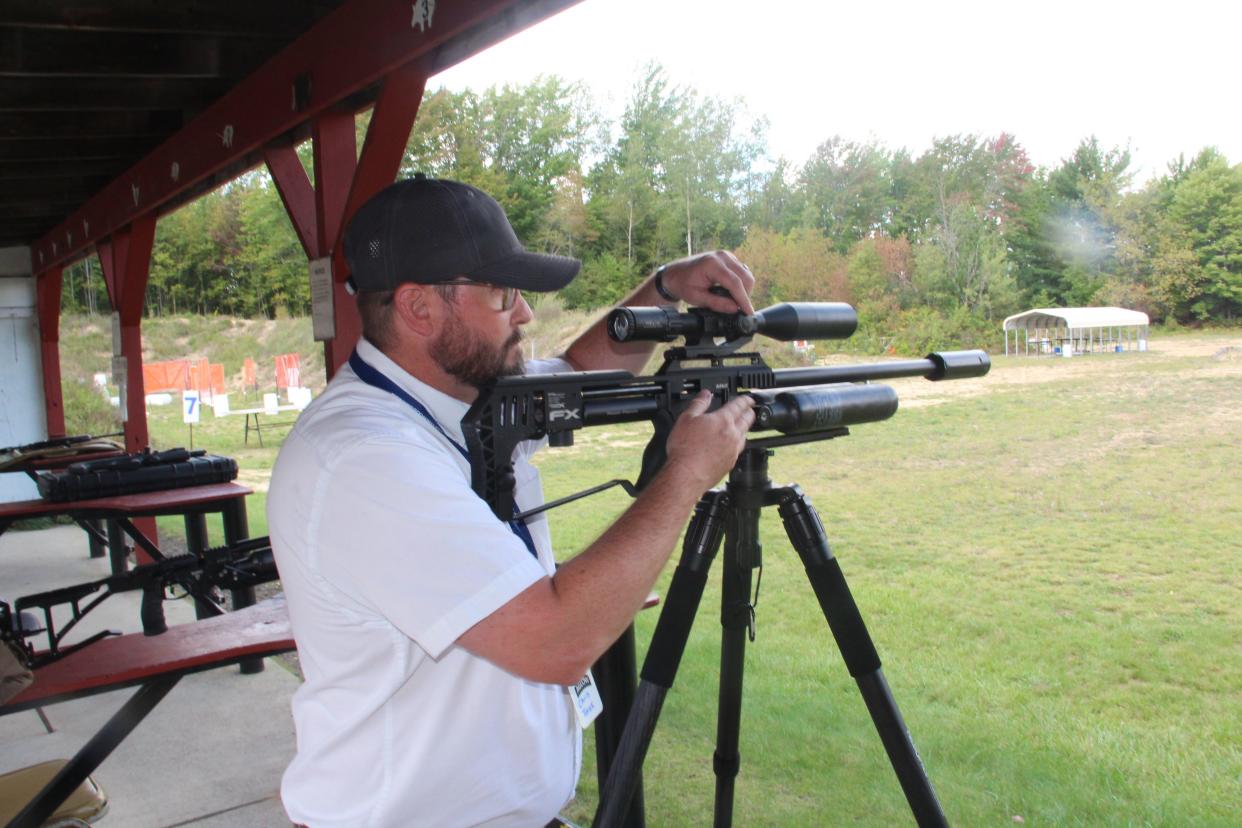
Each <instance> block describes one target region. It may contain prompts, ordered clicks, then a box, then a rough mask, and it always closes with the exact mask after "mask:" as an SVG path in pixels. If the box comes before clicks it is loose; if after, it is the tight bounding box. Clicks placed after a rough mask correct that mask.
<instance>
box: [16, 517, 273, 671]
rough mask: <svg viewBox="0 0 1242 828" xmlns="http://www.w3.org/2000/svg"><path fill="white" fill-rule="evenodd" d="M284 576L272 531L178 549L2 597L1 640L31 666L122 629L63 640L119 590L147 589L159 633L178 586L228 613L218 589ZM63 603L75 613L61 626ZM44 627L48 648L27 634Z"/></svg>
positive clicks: (149, 619) (148, 618) (148, 614)
mask: <svg viewBox="0 0 1242 828" xmlns="http://www.w3.org/2000/svg"><path fill="white" fill-rule="evenodd" d="M278 577H280V576H279V574H278V573H277V572H276V562H275V561H274V560H273V558H272V545H271V542H270V541H269V540H268V538H266V537H263V538H251V539H249V540H244V541H240V542H238V543H235V544H232V545H230V546H220V547H215V548H212V549H207V550H204V551H203V552H202V554H198V555H195V554H185V555H176V556H174V557H171V558H164V559H163V560H159V561H155V562H154V563H149V564H142V565H140V566H136V567H134V568H133V569H130V570H129V571H127V572H122V573H120V574H117V575H112V576H110V577H108V578H101V579H100V580H98V581H87V582H86V583H82V584H75V585H73V586H67V587H60V588H59V589H52V590H48V591H47V592H40V593H36V594H34V595H26V596H23V597H21V598H18V599H17V600H16V601H14V602H13V603H12V605H11V606H10V605H9V604H8V603H6V602H4V601H0V641H3V642H5V643H8V644H10V645H11V646H13V647H14V648H15V649H16V650H17V651H18V652H19V653H20V654H21V657H22V658H23V660H24V661H25V663H26V664H27V666H30V667H32V668H33V667H41V666H43V665H44V664H49V663H51V662H53V661H56V660H57V659H60V658H64V657H65V656H67V655H69V654H70V653H72V652H75V651H77V650H80V649H82V648H83V647H86V646H88V645H90V644H92V643H94V642H96V641H99V640H100V639H102V638H106V637H108V636H110V635H120V633H118V632H115V631H112V630H104V631H102V632H99V633H96V634H94V635H92V636H90V637H89V638H87V639H85V640H84V641H81V642H79V643H76V644H73V645H69V646H61V642H62V641H63V640H64V638H65V635H66V634H68V632H69V631H70V630H71V629H73V628H74V627H75V626H76V625H77V623H78V622H79V621H81V620H82V619H83V618H84V617H85V616H86V615H87V613H89V612H90V611H91V610H93V609H94V608H95V607H97V606H99V605H100V604H101V603H103V602H104V601H105V600H106V599H107V598H109V597H110V596H113V595H116V594H117V593H120V592H130V591H133V590H142V609H141V615H142V626H143V631H144V632H145V633H146V634H147V635H157V634H158V633H162V632H164V630H165V629H167V626H166V624H165V623H164V614H163V612H161V611H160V609H161V608H160V602H161V601H164V600H165V599H166V598H168V599H171V598H179V597H181V595H178V594H174V592H175V589H176V588H177V587H180V588H181V589H182V590H184V594H189V595H192V596H193V597H194V598H195V599H196V600H197V601H198V602H199V606H206V607H208V608H210V610H211V611H213V614H215V615H222V614H223V613H224V608H223V607H221V606H220V604H219V602H218V601H217V600H216V597H215V595H214V592H215V590H217V589H228V590H236V589H244V588H247V587H253V586H257V585H259V584H263V583H267V582H268V581H274V580H276V579H277V578H278ZM57 607H68V608H69V611H70V613H71V617H70V619H69V621H67V622H66V623H65V624H64V625H63V626H61V627H59V628H58V627H57V626H56V619H55V617H54V615H55V613H54V610H55V609H56V608H57ZM34 611H40V612H41V614H42V619H41V622H40V623H41V624H42V626H41V627H40V626H38V624H36V625H35V626H33V627H32V626H31V621H30V619H32V617H33V616H34V615H35V613H34ZM23 617H24V618H25V619H26V621H25V622H23V620H22V619H23ZM40 633H42V634H44V635H46V637H47V645H48V646H47V649H45V650H36V649H35V648H34V646H33V645H32V644H31V643H30V642H29V641H28V640H27V639H28V638H29V637H30V636H32V635H37V634H40Z"/></svg>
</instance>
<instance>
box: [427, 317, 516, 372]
mask: <svg viewBox="0 0 1242 828" xmlns="http://www.w3.org/2000/svg"><path fill="white" fill-rule="evenodd" d="M521 341H522V332H521V331H514V332H513V334H512V335H510V337H509V338H508V339H506V340H505V341H504V343H503V344H501V345H499V346H495V345H492V344H490V343H488V342H486V341H484V339H483V338H482V337H481V336H479V334H478V333H477V332H476V331H474V330H472V329H471V328H470V327H469V326H468V325H465V324H461V323H460V320H459V319H458V318H457V315H456V314H453V316H452V318H451V322H450V324H448V325H446V326H445V327H444V329H443V330H442V331H440V335H439V336H437V337H436V338H435V340H434V341H433V342H432V343H431V346H430V354H431V358H432V359H434V360H435V361H436V364H437V365H439V366H440V368H441V369H442V370H443V371H444V372H445V373H446V374H448V375H449V376H451V377H454V378H456V379H457V380H459V381H460V382H464V383H465V384H467V385H469V386H472V387H474V388H482V387H483V386H484V385H487V384H488V383H489V382H492V381H493V380H495V379H498V378H499V377H512V376H519V375H521V374H523V373H525V372H526V364H525V362H523V360H522V352H521V350H515V349H514V346H515V345H517V344H519V343H520V342H521ZM510 352H512V356H510Z"/></svg>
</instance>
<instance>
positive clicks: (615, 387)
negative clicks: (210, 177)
mask: <svg viewBox="0 0 1242 828" xmlns="http://www.w3.org/2000/svg"><path fill="white" fill-rule="evenodd" d="M857 326H858V316H857V314H856V313H855V312H854V309H853V308H852V307H850V306H849V305H847V304H844V303H839V302H793V303H782V304H779V305H773V306H772V307H769V308H765V309H764V310H761V311H759V312H758V313H756V314H754V315H753V316H747V315H744V314H740V313H738V314H721V313H718V312H716V311H712V310H709V309H706V308H691V309H690V310H689V311H686V312H678V311H677V310H675V309H674V308H671V307H629V308H617V309H615V310H613V311H612V313H611V314H610V315H609V317H608V333H609V335H610V336H611V337H612V338H613V339H614V340H616V341H619V342H628V341H634V340H655V341H662V342H672V341H674V340H676V339H678V338H684V339H685V344H684V345H682V346H678V347H673V348H669V349H668V350H667V351H666V352H665V354H664V363H663V365H662V366H661V367H660V369H659V371H657V372H656V373H655V374H654V375H652V376H641V377H636V376H634V375H633V374H630V373H629V372H628V371H582V372H574V373H557V374H538V375H533V376H520V377H502V378H499V379H497V380H495V381H494V382H492V383H490V384H489V385H487V386H486V387H484V388H483V389H481V391H480V393H479V396H478V398H477V399H476V400H475V402H474V404H473V405H472V406H471V407H470V410H469V411H467V412H466V416H465V417H463V418H462V432H463V435H464V437H465V440H466V446H467V449H468V450H469V453H470V464H471V486H472V487H473V488H474V490H475V492H476V493H477V494H478V495H479V496H480V497H481V498H483V500H485V501H486V502H487V503H488V505H489V506H491V508H492V511H493V512H494V513H495V514H496V516H497V517H499V518H501V519H502V520H509V519H511V518H512V517H513V515H514V500H513V496H514V495H513V490H514V485H515V481H514V473H513V461H512V458H513V451H514V449H515V448H516V447H517V445H518V443H521V442H522V441H524V440H539V439H542V438H544V437H547V438H548V443H549V445H552V446H569V445H573V440H574V432H575V431H577V430H578V429H580V428H586V427H589V426H597V425H612V424H617V423H631V422H638V421H643V420H650V421H651V422H652V424H653V426H654V429H655V433H654V435H653V436H652V438H651V441H650V442H649V443H648V444H647V448H646V450H645V451H644V452H643V461H642V468H641V472H640V474H639V477H638V480H637V482H636V483H635V484H633V485H632V486H631V485H630V484H627V483H625V482H624V481H615V482H617V483H621V484H623V485H626V487H627V491H630V493H631V494H633V493H635V491H637V490H641V489H642V488H643V487H644V486H646V485H647V483H648V482H649V481H650V480H651V478H652V477H653V476H654V475H655V474H656V473H657V472H658V471H659V470H660V468H661V467H662V466H663V464H664V460H665V443H666V441H667V439H668V435H669V432H670V431H671V430H672V427H673V423H674V422H676V420H677V417H678V416H679V415H680V414H681V412H682V411H684V410H685V409H686V407H687V406H688V405H689V404H690V402H691V401H692V400H693V399H694V397H695V396H696V395H697V394H698V393H699V391H701V390H703V389H707V390H710V391H711V392H712V403H711V408H712V409H715V408H719V407H720V406H721V405H723V404H724V403H726V402H728V401H729V400H730V399H732V398H733V397H735V396H738V395H739V394H749V395H750V396H752V397H754V398H755V423H754V425H753V426H752V428H751V430H752V431H776V432H780V433H781V434H783V435H787V436H786V437H785V438H782V442H783V443H785V444H788V443H793V442H810V441H813V440H821V439H829V438H831V437H838V436H843V435H844V434H847V433H848V429H847V428H846V426H849V425H854V424H857V423H866V422H875V421H878V420H884V419H887V418H888V417H891V416H892V415H893V413H894V412H896V410H897V394H896V392H895V391H893V389H892V388H890V387H888V386H884V385H870V384H858V383H871V382H873V381H875V380H884V379H893V378H897V377H916V376H921V377H924V378H926V379H929V380H933V381H938V380H946V379H961V378H965V377H980V376H983V375H984V374H986V373H987V372H988V370H989V369H990V368H991V361H990V360H989V359H988V355H987V354H986V353H984V352H983V351H945V352H938V353H932V354H928V355H927V357H926V358H924V359H911V360H897V361H890V362H878V363H872V364H863V365H832V366H822V367H811V368H788V369H773V368H771V367H769V366H768V365H767V363H765V362H764V361H763V358H762V357H761V356H760V355H759V354H758V353H757V352H741V351H740V348H741V347H742V346H744V345H746V344H747V343H748V342H749V341H750V340H751V338H752V337H753V336H754V335H755V334H763V335H765V336H768V337H771V338H773V339H776V340H779V341H782V342H789V341H793V340H800V339H845V338H847V337H849V336H850V335H851V334H853V333H854V330H855V328H857ZM778 389H788V390H778ZM607 485H612V484H605V486H597V487H594V488H592V489H589V490H587V491H586V492H582V493H579V494H578V495H573V496H570V497H567V498H562V499H560V500H558V501H554V502H553V503H550V504H546V505H545V506H544V507H542V508H541V509H538V510H531V511H530V512H527V513H525V514H533V513H534V512H536V511H542V510H543V509H546V508H551V507H553V506H556V505H560V504H561V503H564V502H567V501H569V500H573V499H576V498H577V497H579V496H582V495H583V494H590V493H593V492H595V491H598V490H599V489H601V488H605V487H606V486H607Z"/></svg>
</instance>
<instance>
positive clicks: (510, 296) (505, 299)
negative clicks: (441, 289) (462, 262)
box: [438, 278, 521, 311]
mask: <svg viewBox="0 0 1242 828" xmlns="http://www.w3.org/2000/svg"><path fill="white" fill-rule="evenodd" d="M438 284H441V285H461V286H462V287H482V288H491V289H492V290H493V291H494V293H493V296H499V297H500V307H498V308H496V310H498V311H507V310H513V306H514V305H516V304H517V298H518V294H519V293H520V292H521V291H519V290H518V289H517V288H515V287H504V286H502V285H493V284H490V283H488V282H476V281H474V280H473V279H464V278H463V279H450V280H449V281H447V282H438ZM495 304H496V303H495V302H493V303H492V306H493V307H495Z"/></svg>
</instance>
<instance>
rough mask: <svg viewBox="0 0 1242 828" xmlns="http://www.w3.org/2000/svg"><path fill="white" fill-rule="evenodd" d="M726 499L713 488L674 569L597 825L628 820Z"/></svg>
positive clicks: (606, 827) (613, 827)
mask: <svg viewBox="0 0 1242 828" xmlns="http://www.w3.org/2000/svg"><path fill="white" fill-rule="evenodd" d="M726 504H727V497H726V495H725V493H724V492H720V491H711V492H708V493H707V494H705V495H703V497H702V498H701V499H700V500H699V502H698V504H697V505H696V506H695V507H694V517H693V518H692V519H691V521H690V525H689V526H688V527H687V528H686V539H685V541H684V543H683V544H682V552H681V559H680V560H679V561H678V563H677V569H676V570H675V571H674V572H673V581H672V583H671V584H669V588H668V595H667V596H666V598H665V600H664V609H662V610H661V611H660V620H659V621H657V622H656V628H655V632H654V633H653V634H652V637H651V645H650V646H649V647H648V649H647V657H646V658H645V659H644V660H643V669H642V674H641V679H642V680H641V681H640V682H639V683H638V690H637V691H636V692H635V693H634V706H633V707H632V708H631V709H630V715H629V718H627V719H626V721H625V730H624V731H623V732H622V734H621V743H620V744H619V745H618V746H617V752H616V755H615V756H614V757H613V760H612V767H611V768H609V770H608V780H607V781H606V782H605V783H604V787H603V789H602V790H601V791H600V799H599V807H598V808H597V809H596V811H595V820H594V822H593V823H592V825H593V826H594V828H618V827H619V826H621V825H622V824H623V823H624V821H625V818H626V813H627V812H628V811H629V808H630V801H631V799H632V798H633V796H634V790H635V788H636V787H637V786H638V781H639V772H640V771H641V770H642V766H643V759H644V758H646V756H647V748H648V747H649V746H650V745H651V737H652V734H654V733H655V726H656V720H657V719H658V718H659V717H660V709H661V708H662V707H663V706H664V697H665V696H666V695H668V691H669V689H670V688H672V686H673V679H674V677H675V676H676V675H677V667H678V665H679V664H680V663H681V656H682V654H683V653H684V652H685V649H686V641H687V640H688V639H689V637H690V627H691V625H692V624H693V623H694V616H695V614H696V613H697V612H698V610H699V602H700V600H701V599H702V598H703V588H704V587H705V586H706V585H707V572H708V569H709V568H710V567H711V563H712V559H713V558H715V557H716V550H717V549H718V548H719V546H720V539H721V537H722V536H723V534H724V514H725V511H726Z"/></svg>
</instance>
